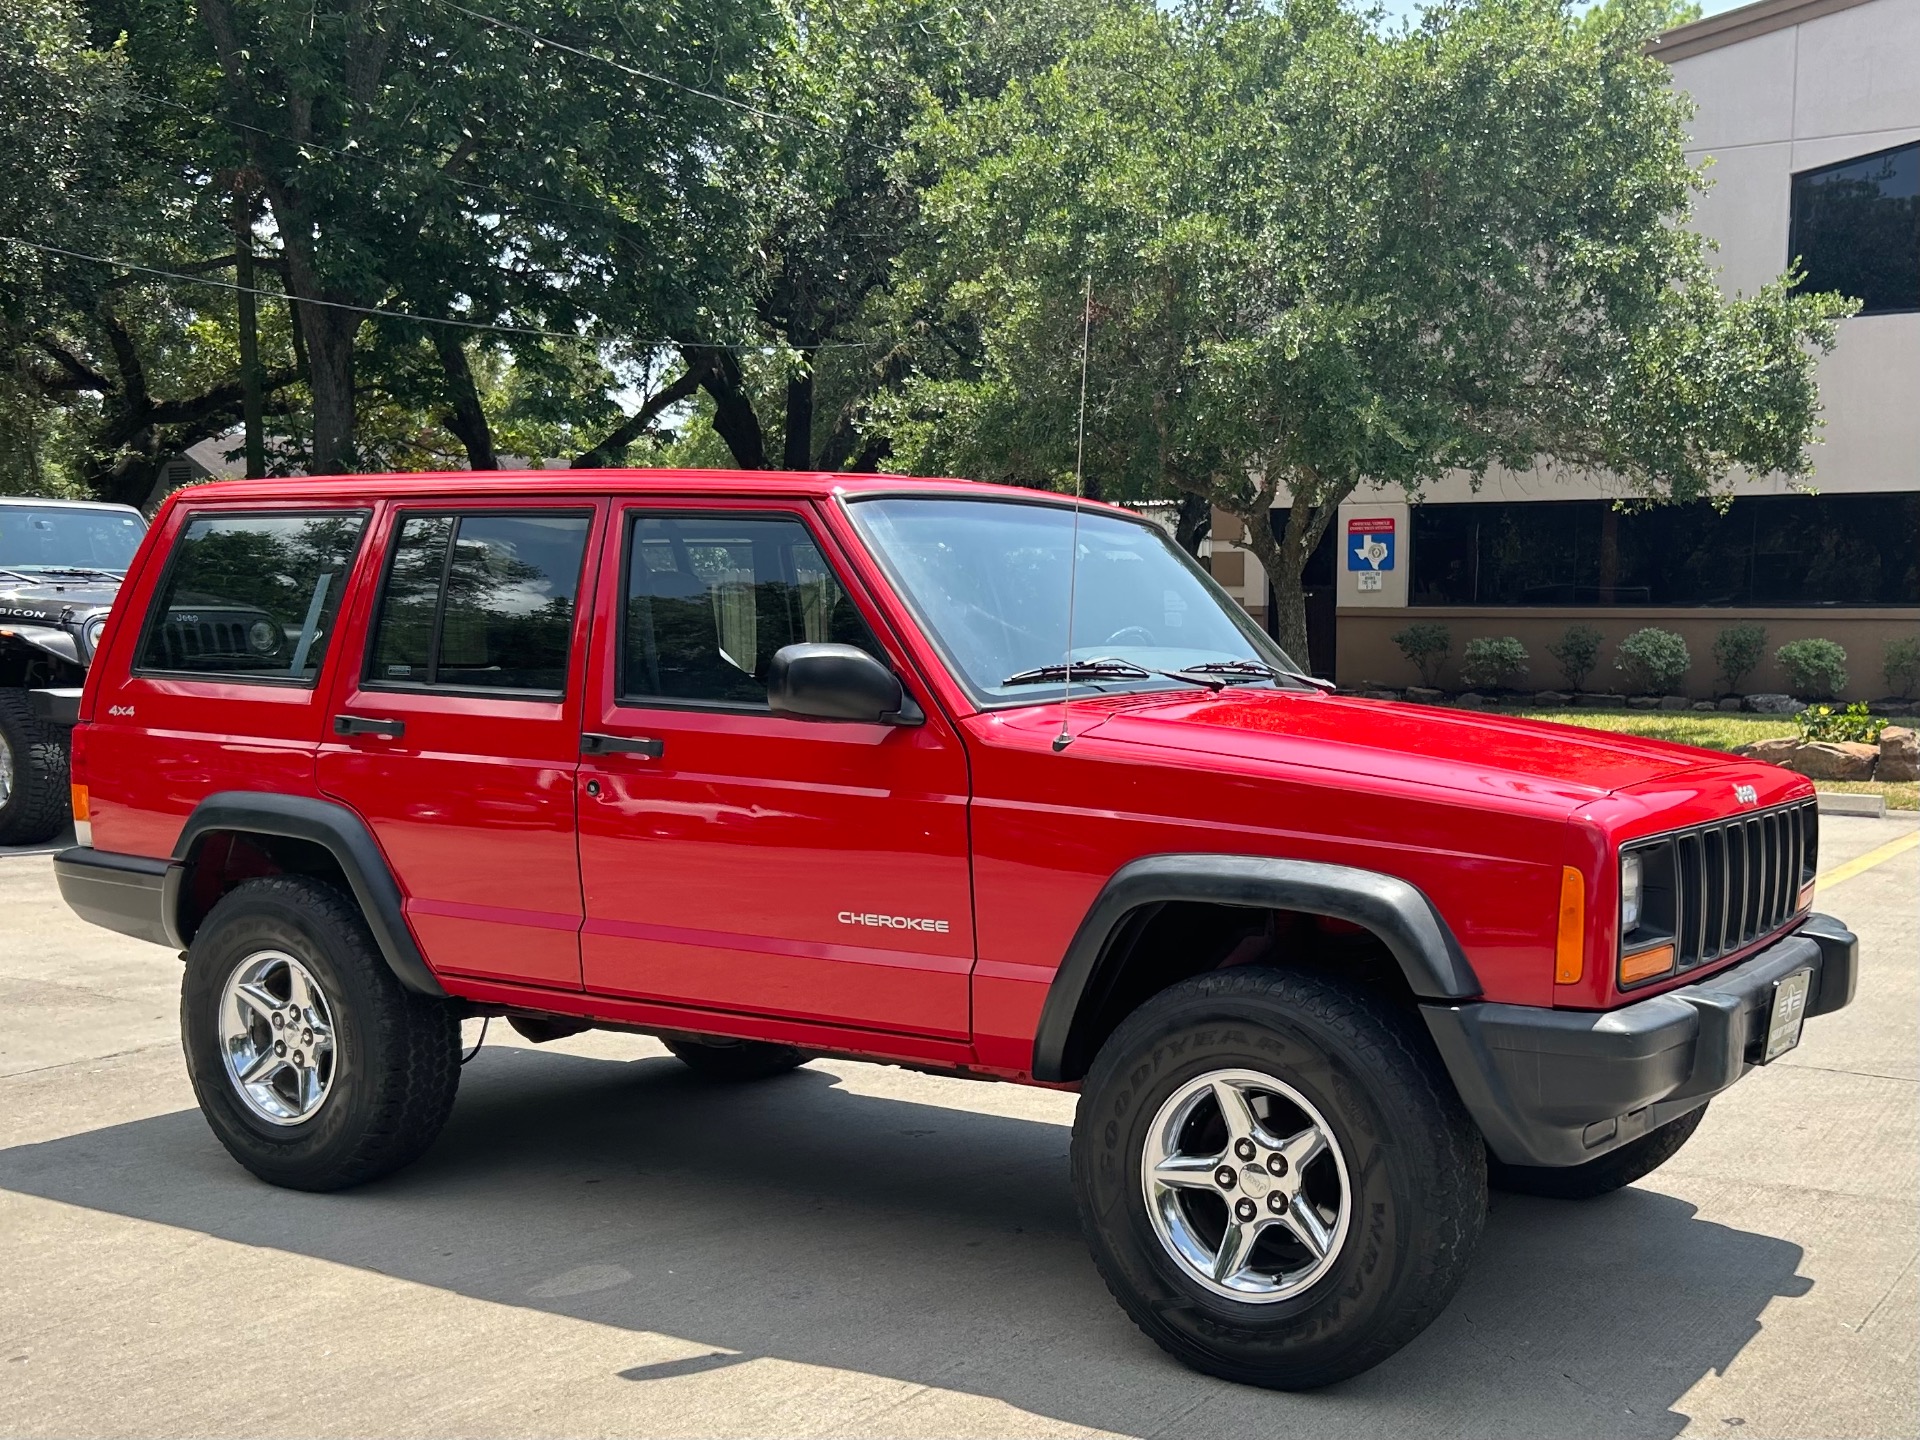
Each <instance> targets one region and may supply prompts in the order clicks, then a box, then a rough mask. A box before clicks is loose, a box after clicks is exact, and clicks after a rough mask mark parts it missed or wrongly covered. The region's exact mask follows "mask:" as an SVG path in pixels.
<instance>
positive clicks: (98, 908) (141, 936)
mask: <svg viewBox="0 0 1920 1440" xmlns="http://www.w3.org/2000/svg"><path fill="white" fill-rule="evenodd" d="M173 869H174V866H173V865H172V864H170V863H169V862H168V861H165V860H153V859H149V858H148V857H147V856H145V855H118V854H115V853H114V852H112V851H110V850H95V849H94V848H93V847H92V846H90V845H75V846H73V847H71V848H70V849H66V850H62V851H61V852H60V853H59V854H58V855H55V856H54V857H53V878H54V881H55V883H56V884H58V885H59V887H60V898H61V899H62V900H65V901H66V902H67V906H68V908H69V909H71V910H72V911H73V913H74V914H76V915H78V916H79V917H80V918H81V919H82V920H85V921H88V922H90V923H91V924H94V925H99V926H102V927H104V928H105V929H108V930H115V931H118V932H119V933H120V934H122V935H131V936H133V938H134V939H136V940H148V941H151V942H152V943H153V944H155V945H172V944H173V943H174V942H173V936H172V935H171V933H170V932H169V930H168V927H167V922H166V909H165V893H166V884H167V876H168V874H169V873H170V872H171V871H172V870H173Z"/></svg>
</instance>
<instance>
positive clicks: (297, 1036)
mask: <svg viewBox="0 0 1920 1440" xmlns="http://www.w3.org/2000/svg"><path fill="white" fill-rule="evenodd" d="M220 1053H221V1056H222V1058H224V1059H225V1061H226V1065H227V1078H228V1079H230V1080H231V1081H233V1088H234V1090H235V1091H236V1092H237V1093H238V1094H239V1096H240V1099H241V1101H242V1103H244V1104H245V1105H246V1107H247V1108H248V1109H249V1110H251V1111H252V1112H253V1113H254V1114H255V1115H258V1116H259V1117H260V1118H261V1119H262V1120H265V1121H267V1122H268V1123H269V1124H272V1125H297V1124H299V1123H300V1122H301V1121H303V1120H306V1119H308V1118H309V1117H310V1116H312V1115H313V1113H314V1112H315V1111H316V1110H318V1109H319V1108H320V1107H321V1106H322V1105H324V1104H326V1102H327V1096H328V1094H329V1093H330V1092H331V1091H332V1089H333V1080H334V1071H335V1068H336V1065H337V1059H336V1053H335V1049H334V1043H333V1006H332V1005H331V1004H330V1003H328V1000H327V994H326V991H324V990H323V989H321V987H320V982H319V981H317V980H316V979H314V977H313V973H312V972H311V971H310V970H308V969H307V967H306V966H304V965H302V964H301V963H300V962H299V961H298V960H296V959H294V957H293V956H291V955H289V954H287V953H286V952H285V951H283V950H261V951H258V952H256V953H254V954H251V955H248V956H246V957H245V958H244V959H242V960H241V961H240V963H239V964H238V965H236V966H234V967H233V973H232V974H231V975H229V976H228V977H227V984H226V989H225V991H224V992H223V993H222V995H221V997H220Z"/></svg>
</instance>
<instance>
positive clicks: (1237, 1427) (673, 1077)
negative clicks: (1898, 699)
mask: <svg viewBox="0 0 1920 1440" xmlns="http://www.w3.org/2000/svg"><path fill="white" fill-rule="evenodd" d="M1822 828H1823V832H1824V834H1823V841H1824V846H1823V848H1824V851H1825V853H1824V855H1823V857H1822V864H1823V866H1824V867H1825V870H1826V873H1828V874H1834V873H1835V872H1836V871H1838V872H1840V873H1842V874H1843V875H1844V874H1845V873H1846V870H1845V867H1846V864H1847V862H1849V861H1853V860H1855V859H1858V858H1860V857H1865V856H1872V855H1875V854H1876V852H1883V851H1884V850H1885V849H1886V847H1887V846H1888V845H1889V842H1896V841H1901V840H1902V838H1903V837H1906V836H1911V835H1912V834H1913V833H1914V822H1913V820H1912V819H1911V818H1906V819H1899V820H1886V821H1873V820H1849V819H1841V818H1835V817H1826V818H1825V819H1824V820H1823V826H1822ZM1917 895H1920V849H1915V848H1907V849H1905V850H1904V851H1900V852H1899V853H1893V854H1891V855H1890V856H1887V857H1886V858H1881V859H1879V861H1878V863H1876V864H1875V865H1873V866H1872V868H1868V869H1865V870H1863V871H1861V872H1860V873H1856V874H1851V875H1848V876H1846V878H1843V879H1841V880H1840V881H1839V883H1837V884H1832V885H1829V886H1828V887H1825V888H1824V889H1823V893H1822V895H1821V898H1820V906H1821V908H1822V909H1825V910H1828V911H1830V912H1832V913H1834V914H1837V915H1839V916H1841V917H1842V918H1843V919H1845V920H1846V921H1848V922H1849V923H1850V924H1851V925H1852V926H1853V927H1854V928H1855V929H1856V930H1857V931H1858V932H1859V933H1860V936H1861V939H1862V942H1863V946H1864V949H1865V963H1864V972H1863V975H1862V978H1861V987H1860V994H1859V999H1858V1001H1857V1003H1856V1004H1855V1005H1854V1006H1853V1008H1851V1009H1850V1010H1848V1011H1846V1012H1844V1013H1842V1014H1840V1015H1837V1016H1833V1017H1828V1018H1826V1019H1822V1020H1819V1021H1816V1022H1814V1023H1813V1024H1811V1025H1809V1027H1808V1030H1807V1034H1806V1039H1805V1041H1804V1042H1803V1043H1802V1045H1801V1046H1800V1048H1799V1049H1798V1050H1796V1051H1794V1052H1793V1053H1792V1054H1790V1055H1789V1056H1787V1057H1784V1058H1783V1059H1782V1060H1781V1061H1779V1062H1778V1063H1776V1064H1775V1065H1772V1066H1770V1067H1768V1068H1767V1069H1765V1070H1762V1071H1759V1072H1756V1073H1754V1074H1753V1075H1750V1076H1749V1077H1748V1078H1747V1080H1746V1081H1745V1082H1744V1083H1742V1084H1741V1085H1740V1086H1739V1087H1738V1088H1737V1089H1736V1090H1735V1091H1734V1092H1733V1093H1732V1094H1730V1095H1729V1096H1727V1097H1725V1098H1724V1099H1722V1100H1720V1101H1718V1102H1716V1103H1715V1105H1714V1107H1713V1110H1712V1112H1711V1114H1710V1115H1709V1116H1708V1118H1707V1121H1706V1123H1705V1124H1704V1125H1703V1126H1702V1127H1701V1130H1700V1132H1699V1134H1698V1136H1697V1137H1696V1138H1695V1140H1694V1141H1693V1142H1692V1144H1690V1145H1689V1146H1688V1148H1687V1149H1686V1150H1684V1151H1683V1152H1682V1153H1681V1154H1680V1156H1679V1157H1678V1158H1677V1159H1676V1160H1674V1161H1673V1162H1672V1163H1670V1164H1669V1165H1668V1166H1667V1167H1666V1168H1664V1169H1663V1170H1661V1171H1659V1172H1657V1173H1656V1174H1655V1175H1653V1176H1651V1177H1649V1179H1648V1180H1646V1181H1644V1182H1642V1183H1641V1184H1639V1185H1637V1186H1635V1187H1633V1188H1631V1189H1629V1190H1626V1191H1623V1192H1622V1193H1620V1194H1618V1195H1615V1196H1611V1197H1609V1198H1607V1199H1604V1200H1600V1201H1594V1202H1589V1203H1586V1204H1568V1203H1561V1202H1553V1201H1544V1200H1529V1199H1519V1198H1513V1197H1496V1199H1495V1204H1494V1209H1493V1213H1492V1215H1491V1217H1490V1219H1489V1222H1488V1226H1487V1233H1486V1237H1485V1239H1484V1240H1483V1241H1482V1243H1481V1247H1480V1251H1479V1255H1478V1258H1477V1261H1476V1264H1475V1268H1474V1271H1473V1274H1472V1276H1471V1278H1470V1279H1469V1280H1468V1282H1467V1285H1466V1287H1465V1289H1464V1290H1463V1291H1462V1292H1461V1294H1460V1296H1459V1298H1458V1299H1457V1300H1456V1301H1455V1302H1454V1304H1453V1306H1452V1308H1451V1309H1449V1310H1448V1311H1447V1313H1446V1314H1445V1315H1443V1316H1442V1317H1441V1318H1440V1319H1439V1320H1438V1321H1437V1322H1436V1323H1435V1324H1434V1326H1433V1327H1432V1328H1431V1329H1430V1330H1429V1331H1428V1332H1427V1333H1426V1334H1425V1335H1423V1336H1422V1337H1420V1339H1418V1340H1417V1341H1415V1342H1414V1344H1412V1345H1411V1346H1409V1347H1408V1348H1407V1349H1406V1350H1405V1351H1403V1352H1402V1353H1401V1354H1400V1355H1398V1356H1396V1357H1394V1358H1393V1359H1392V1360H1390V1361H1389V1362H1388V1363H1386V1364H1385V1365H1383V1366H1381V1367H1380V1368H1379V1369H1377V1370H1375V1371H1373V1372H1371V1373H1370V1374H1367V1375H1364V1376H1361V1377H1360V1378H1358V1379H1356V1380H1353V1381H1350V1382H1347V1383H1346V1384H1344V1385H1341V1386H1338V1387H1335V1388H1333V1389H1331V1390H1327V1391H1322V1392H1320V1393H1318V1394H1313V1395H1297V1396H1289V1395H1278V1394H1270V1393H1266V1392H1262V1391H1258V1390H1251V1389H1246V1388H1243V1387H1238V1386H1233V1385H1227V1384H1223V1383H1220V1382H1217V1381H1213V1380H1209V1379H1205V1378H1203V1377H1201V1376H1198V1375H1194V1374H1192V1373H1190V1372H1188V1371H1185V1370H1183V1369H1181V1368H1180V1367H1179V1366H1177V1365H1175V1364H1174V1363H1173V1362H1172V1361H1171V1360H1168V1359H1167V1358H1166V1357H1164V1356H1163V1355H1162V1354H1161V1353H1160V1352H1159V1351H1158V1350H1157V1349H1155V1348H1154V1347H1153V1346H1152V1345H1151V1344H1150V1343H1148V1342H1147V1341H1146V1340H1145V1339H1143V1338H1142V1337H1141V1336H1140V1335H1139V1334H1138V1333H1137V1332H1135V1331H1134V1329H1133V1328H1132V1326H1131V1325H1130V1324H1129V1323H1128V1322H1127V1321H1126V1319H1125V1318H1124V1317H1123V1316H1122V1315H1121V1314H1120V1312H1119V1310H1118V1309H1117V1308H1116V1307H1115V1306H1114V1304H1113V1303H1112V1301H1111V1300H1110V1299H1109V1298H1108V1297H1107V1295H1106V1293H1105V1291H1104V1290H1103V1288H1102V1286H1101V1284H1100V1281H1099V1279H1098V1277H1097V1276H1096V1274H1095V1273H1094V1270H1093V1266H1092V1264H1091V1262H1090V1261H1089V1260H1088V1259H1087V1256H1086V1253H1085V1251H1084V1249H1083V1248H1082V1246H1081V1243H1080V1239H1079V1236H1078V1234H1077V1232H1076V1230H1075V1226H1074V1220H1073V1213H1072V1205H1071V1201H1070V1197H1069V1194H1068V1188H1067V1176H1066V1151H1067V1126H1068V1123H1069V1121H1070V1118H1071V1111H1072V1098H1071V1097H1070V1096H1066V1095H1061V1094H1055V1093H1051V1092H1047V1091H1039V1090H1023V1089H1018V1088H1015V1087H1012V1086H1005V1085H1001V1086H993V1085H980V1084H974V1083H970V1082H965V1081H959V1080H948V1079H938V1078H933V1077H929V1076H923V1075H915V1074H910V1073H907V1072H904V1071H900V1070H894V1069H888V1068H883V1067H878V1066H870V1065H859V1064H850V1063H840V1062H825V1061H821V1062H815V1063H814V1064H813V1065H810V1066H808V1067H807V1068H805V1069H803V1070H800V1071H798V1072H795V1073H794V1074H792V1075H790V1076H787V1077H783V1078H781V1079H779V1080H774V1081H770V1082H766V1083H764V1084H762V1085H759V1086H756V1087H749V1088H744V1089H733V1090H728V1089H719V1088H713V1087H708V1086H704V1085H701V1084H699V1083H697V1082H695V1081H694V1080H693V1079H692V1078H691V1077H690V1076H689V1075H688V1074H687V1073H686V1072H685V1071H684V1070H682V1069H681V1067H680V1066H679V1065H678V1064H677V1062H675V1061H673V1060H671V1059H670V1058H667V1057H666V1056H665V1054H664V1052H663V1051H662V1050H661V1049H660V1048H659V1047H658V1046H657V1045H655V1044H653V1043H652V1042H650V1041H645V1040H640V1039H637V1038H634V1037H625V1036H610V1035H600V1036H582V1037H580V1038H578V1039H576V1040H572V1041H567V1042H562V1043H561V1044H558V1045H552V1046H542V1047H539V1048H538V1049H535V1048H533V1047H531V1046H527V1045H524V1044H522V1043H520V1042H519V1041H518V1039H517V1037H513V1036H511V1035H508V1036H506V1037H502V1036H501V1034H500V1030H501V1028H503V1027H495V1029H494V1033H493V1034H492V1035H491V1036H490V1037H489V1039H488V1043H487V1045H486V1048H485V1049H483V1050H482V1051H481V1052H480V1054H479V1055H478V1057H477V1058H476V1059H475V1060H474V1061H473V1063H472V1065H471V1066H470V1067H469V1069H468V1071H467V1073H466V1076H465V1083H464V1085H463V1088H462V1090H461V1095H460V1100H459V1104H458V1106H457V1108H456V1111H455V1114H454V1118H453V1121H452V1124H451V1125H450V1126H449V1127H448V1130H447V1133H446V1135H445V1136H444V1137H443V1138H442V1140H441V1141H440V1143H439V1144H438V1145H437V1146H436V1147H435V1148H434V1149H433V1151H432V1152H431V1153H430V1154H429V1155H428V1156H427V1157H426V1159H425V1160H423V1161H422V1162H421V1163H419V1164H417V1165H415V1166H414V1167H413V1168H411V1169H409V1170H407V1171H405V1172H403V1173H402V1174H400V1175H397V1176H395V1177H393V1178H392V1179H389V1180H387V1181H383V1182H381V1183H379V1184H376V1185H372V1186H368V1187H366V1188H364V1189H362V1190H359V1191H355V1192H351V1193H348V1194H343V1195H329V1196H315V1195H297V1194H292V1193H289V1192H284V1191H276V1190H272V1189H269V1188H268V1187H266V1186H264V1185H261V1184H259V1183H257V1182H256V1181H254V1180H253V1179H252V1178H250V1177H249V1176H248V1175H246V1174H245V1173H244V1172H243V1171H241V1170H240V1169H238V1168H237V1167H236V1166H235V1165H234V1164H233V1163H232V1162H231V1161H230V1160H229V1159H228V1158H227V1157H226V1155H225V1153H224V1152H223V1151H221V1149H220V1148H219V1147H218V1145H216V1144H215V1142H214V1140H213V1138H212V1136H211V1134H210V1133H209V1132H208V1130H207V1128H206V1126H205V1125H204V1124H202V1122H201V1121H200V1118H199V1116H198V1114H197V1112H195V1110H194V1109H193V1105H192V1098H191V1095H190V1093H189V1091H188V1088H187V1083H186V1079H185V1075H184V1073H183V1070H182V1067H181V1062H180V1056H179V1051H178V1048H177V1045H176V1020H175V1015H174V1005H175V999H176V986H177V983H178V967H177V965H176V963H175V961H174V960H173V959H172V957H171V956H169V955H168V954H167V953H166V952H164V951H162V950H160V949H157V948H155V947H152V946H147V945H143V944H140V943H138V942H136V941H131V940H122V939H120V938H119V937H117V936H113V935H109V934H107V933H105V932H103V931H99V930H95V929H92V928H91V927H88V926H86V925H83V924H81V923H80V922H79V921H77V920H75V919H74V918H73V917H72V916H70V915H69V914H68V913H67V912H66V910H65V909H64V907H62V906H61V904H60V902H59V899H58V896H57V894H56V893H55V890H54V886H53V883H52V877H51V874H50V871H49V866H48V862H47V860H46V858H45V856H44V855H0V1432H6V1433H9V1434H19V1435H54V1434H60V1435H76V1434H153V1435H179V1434H206V1435H222V1436H224V1435H235V1436H240V1435H245V1436H277V1435H302V1434H315V1435H335V1434H375V1433H392V1434H406V1435H443V1434H448V1435H451V1434H461V1435H507V1434H545V1433H554V1434H567V1435H597V1434H615V1433H619V1434H635V1435H640V1434H644V1435H743V1434H780V1435H801V1434H844V1435H922V1434H925V1435H972V1434H983V1435H1085V1434H1094V1433H1117V1434H1126V1435H1140V1436H1148V1435H1173V1434H1178V1435H1182V1436H1188V1435H1204V1436H1209V1437H1219V1436H1240V1435H1247V1436H1273V1435H1285V1434H1311V1435H1314V1436H1316V1437H1318V1436H1344V1435H1386V1434H1391V1435H1395V1436H1453V1435H1461V1436H1493V1435H1499V1436H1506V1435H1513V1436H1523V1435H1524V1436H1542V1435H1569V1436H1571V1435H1606V1436H1614V1435H1634V1436H1637V1435H1649V1436H1670V1435H1676V1434H1683V1433H1684V1434H1714V1435H1727V1434H1733V1433H1738V1434H1740V1435H1742V1436H1758V1435H1793V1436H1811V1435H1834V1436H1868V1435H1887V1436H1895V1435H1898V1436H1911V1435H1913V1434H1915V1433H1916V1432H1920V1403H1917V1400H1916V1378H1915V1360H1916V1354H1915V1351H1916V1337H1917V1335H1920V1294H1917V1293H1916V1270H1915V1263H1914V1262H1915V1256H1916V1201H1915V1197H1916V1194H1917V1193H1920V1135H1917V1134H1916V1114H1917V1113H1920V1112H1917V1107H1916V1103H1915V1101H1916V1095H1915V1090H1916V1080H1917V1079H1920V1067H1917V1063H1916V1062H1917V1061H1920V1055H1916V1015H1917V1014H1920V981H1917V980H1916V968H1917V967H1916V961H1920V915H1916V896H1917Z"/></svg>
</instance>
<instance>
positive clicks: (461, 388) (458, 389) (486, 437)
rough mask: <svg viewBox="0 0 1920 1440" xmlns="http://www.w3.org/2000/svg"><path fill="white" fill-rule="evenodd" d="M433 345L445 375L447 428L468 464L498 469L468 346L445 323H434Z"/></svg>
mask: <svg viewBox="0 0 1920 1440" xmlns="http://www.w3.org/2000/svg"><path fill="white" fill-rule="evenodd" d="M433 348H434V350H435V351H436V352H437V353H438V354H439V356H440V369H441V371H442V372H443V373H444V374H445V376H446V378H447V415H446V417H445V423H446V427H447V429H448V430H450V431H452V432H453V436H454V438H455V439H456V440H458V441H459V442H460V443H461V444H462V445H464V446H465V447H466V450H467V465H468V468H470V469H473V470H498V469H499V468H500V459H499V457H498V456H497V455H495V454H494V453H493V427H492V426H491V425H489V424H488V423H487V412H486V409H485V407H484V406H482V405H481V403H480V387H479V386H477V385H475V384H474V383H473V367H472V366H471V365H469V364H468V363H467V347H466V346H465V345H464V344H462V343H461V340H460V337H459V336H458V335H456V334H454V333H453V331H452V330H450V329H448V328H447V327H446V326H444V325H439V326H435V327H434V336H433Z"/></svg>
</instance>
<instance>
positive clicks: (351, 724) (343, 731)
mask: <svg viewBox="0 0 1920 1440" xmlns="http://www.w3.org/2000/svg"><path fill="white" fill-rule="evenodd" d="M333 733H334V734H336V735H384V736H386V737H387V739H389V740H398V739H399V738H400V737H401V736H402V735H404V734H406V733H407V722H406V721H404V720H374V719H371V718H369V717H368V716H365V715H336V716H334V717H333Z"/></svg>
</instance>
